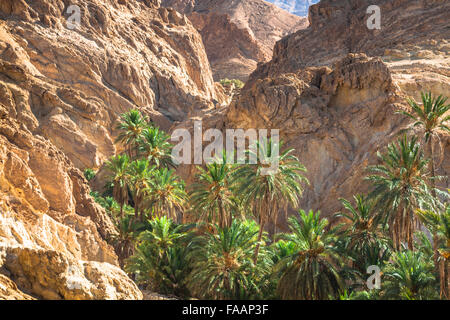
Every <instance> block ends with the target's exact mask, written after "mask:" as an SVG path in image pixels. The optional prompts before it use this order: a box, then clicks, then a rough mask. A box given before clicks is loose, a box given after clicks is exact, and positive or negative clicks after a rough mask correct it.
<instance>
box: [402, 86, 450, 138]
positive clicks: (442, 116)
mask: <svg viewBox="0 0 450 320" xmlns="http://www.w3.org/2000/svg"><path fill="white" fill-rule="evenodd" d="M421 97H422V106H419V105H418V104H417V103H416V102H415V101H414V100H413V99H408V103H409V105H410V107H411V108H412V112H406V111H400V112H399V113H401V114H403V115H405V116H407V117H409V118H411V119H412V120H413V121H414V123H413V126H412V127H421V128H422V129H423V130H424V136H425V141H426V142H428V141H429V140H430V138H431V137H432V135H433V134H434V132H435V130H437V129H441V130H444V131H447V132H450V128H449V127H448V124H447V122H448V121H450V115H448V114H447V112H448V111H449V110H450V104H447V105H446V104H445V103H446V101H447V98H446V97H444V96H443V95H440V96H439V97H433V96H432V94H431V92H428V93H423V92H422V93H421Z"/></svg>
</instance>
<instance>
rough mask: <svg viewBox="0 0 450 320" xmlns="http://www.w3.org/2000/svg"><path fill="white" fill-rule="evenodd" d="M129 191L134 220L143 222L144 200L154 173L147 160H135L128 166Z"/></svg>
mask: <svg viewBox="0 0 450 320" xmlns="http://www.w3.org/2000/svg"><path fill="white" fill-rule="evenodd" d="M129 172H130V177H131V178H130V189H131V192H132V195H133V202H134V215H135V219H139V220H140V221H141V222H142V221H144V207H143V204H144V200H145V198H146V196H147V191H148V187H149V184H150V181H151V178H152V175H153V172H154V168H153V167H150V165H149V163H148V161H147V160H135V161H133V162H131V164H130V170H129Z"/></svg>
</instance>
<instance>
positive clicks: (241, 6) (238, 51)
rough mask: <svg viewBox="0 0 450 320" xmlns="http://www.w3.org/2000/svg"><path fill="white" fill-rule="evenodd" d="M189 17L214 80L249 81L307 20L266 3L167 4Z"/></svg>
mask: <svg viewBox="0 0 450 320" xmlns="http://www.w3.org/2000/svg"><path fill="white" fill-rule="evenodd" d="M161 4H162V6H165V7H173V8H174V9H176V10H177V11H179V12H181V13H184V14H186V15H187V17H188V18H189V20H191V22H192V23H193V25H194V26H195V27H196V28H197V30H198V31H199V32H200V34H201V35H202V38H203V42H204V44H205V48H206V53H207V54H208V59H209V61H210V63H211V68H212V71H213V76H214V79H215V80H216V81H219V80H220V79H224V78H229V79H240V80H243V81H245V80H247V78H248V76H249V74H250V73H251V72H252V71H254V70H255V69H256V67H257V65H258V63H260V62H267V61H268V60H270V59H271V58H272V51H273V46H274V44H275V42H276V41H278V40H280V39H281V38H282V37H284V36H286V35H288V34H289V33H292V32H294V31H297V30H299V29H303V28H305V27H306V26H307V24H308V22H307V19H305V18H303V17H298V16H295V15H293V14H290V13H288V12H287V11H284V10H282V9H280V8H278V7H277V6H275V5H272V4H270V3H267V2H266V1H262V0H163V1H162V3H161Z"/></svg>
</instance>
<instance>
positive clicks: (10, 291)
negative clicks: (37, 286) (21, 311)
mask: <svg viewBox="0 0 450 320" xmlns="http://www.w3.org/2000/svg"><path fill="white" fill-rule="evenodd" d="M0 300H34V298H33V297H32V296H30V295H28V294H26V293H23V292H22V291H20V290H19V289H18V288H17V285H16V284H15V283H14V282H13V281H11V279H9V278H8V277H6V276H4V275H2V274H0Z"/></svg>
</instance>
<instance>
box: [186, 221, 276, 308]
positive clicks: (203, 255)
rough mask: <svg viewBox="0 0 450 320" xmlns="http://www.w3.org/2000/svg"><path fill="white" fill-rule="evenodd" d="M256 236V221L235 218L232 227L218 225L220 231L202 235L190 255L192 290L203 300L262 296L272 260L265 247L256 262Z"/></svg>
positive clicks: (190, 285)
mask: <svg viewBox="0 0 450 320" xmlns="http://www.w3.org/2000/svg"><path fill="white" fill-rule="evenodd" d="M257 235H258V226H257V224H256V223H255V222H250V221H246V222H239V221H233V223H232V225H231V226H230V227H224V228H221V227H219V226H218V227H217V233H214V234H210V233H207V234H205V235H203V236H201V237H200V238H199V239H198V241H197V242H196V243H195V246H194V248H193V251H192V253H191V255H190V258H191V261H192V272H191V274H190V276H189V287H190V288H191V291H192V293H193V294H194V295H195V296H196V297H198V298H203V299H250V298H255V297H259V296H260V295H261V292H262V290H263V287H264V283H263V282H264V281H263V280H264V279H265V275H267V274H268V272H269V270H270V266H271V264H272V260H271V258H270V253H269V251H268V250H265V249H263V250H261V252H260V256H259V259H258V262H257V263H254V261H253V251H254V249H255V247H256V245H257V242H258V237H257Z"/></svg>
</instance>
